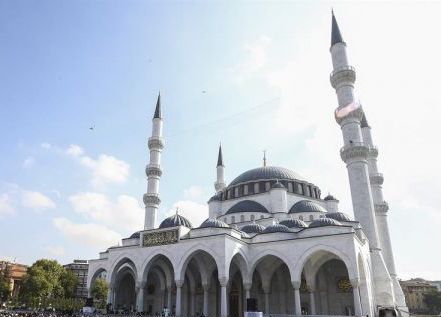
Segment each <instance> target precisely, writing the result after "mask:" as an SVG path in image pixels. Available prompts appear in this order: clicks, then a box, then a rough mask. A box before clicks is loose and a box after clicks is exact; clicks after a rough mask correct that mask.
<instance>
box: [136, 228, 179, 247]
mask: <svg viewBox="0 0 441 317" xmlns="http://www.w3.org/2000/svg"><path fill="white" fill-rule="evenodd" d="M178 240H179V234H178V229H173V230H167V231H158V232H147V233H144V234H143V236H142V246H143V247H153V246H156V245H165V244H173V243H177V242H178Z"/></svg>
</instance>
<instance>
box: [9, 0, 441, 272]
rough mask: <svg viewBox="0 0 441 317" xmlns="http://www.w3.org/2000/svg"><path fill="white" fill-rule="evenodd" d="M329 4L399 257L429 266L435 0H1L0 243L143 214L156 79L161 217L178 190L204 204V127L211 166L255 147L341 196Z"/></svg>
mask: <svg viewBox="0 0 441 317" xmlns="http://www.w3.org/2000/svg"><path fill="white" fill-rule="evenodd" d="M331 7H334V10H335V11H336V15H337V18H338V20H339V23H340V27H341V30H342V33H343V37H344V39H345V41H346V42H347V44H348V49H349V54H350V55H349V56H350V59H351V61H352V64H353V65H354V66H355V67H356V68H357V75H358V78H357V83H356V85H357V86H356V88H357V91H358V95H359V97H360V99H361V100H362V103H363V106H364V108H365V110H366V112H367V115H368V120H369V122H370V124H371V126H372V127H373V134H374V142H375V143H376V144H377V145H378V146H379V148H380V157H379V168H380V170H381V172H383V173H384V174H385V185H384V187H385V198H386V200H387V201H388V202H389V204H390V206H391V210H390V215H389V222H390V227H391V233H392V239H393V245H394V248H395V257H396V262H397V266H398V272H399V274H400V275H401V276H402V277H411V276H422V277H426V278H433V279H441V272H440V271H439V263H440V262H441V257H440V255H439V254H433V252H432V250H433V241H434V240H436V239H437V235H438V234H437V230H436V227H437V226H439V225H440V224H441V216H440V214H439V208H438V199H437V193H438V192H439V191H440V190H441V187H440V185H439V183H438V182H437V179H439V178H440V177H441V171H440V168H439V164H438V163H437V157H438V155H439V149H438V147H437V146H436V144H437V143H438V138H437V136H438V135H439V131H438V129H437V125H438V119H437V117H438V116H439V115H440V114H441V113H440V110H439V106H438V105H439V104H440V101H441V100H440V99H441V98H440V97H439V94H437V90H439V85H438V84H437V83H438V82H439V80H438V74H439V73H440V71H441V66H440V62H439V56H440V53H441V48H440V47H439V44H438V41H437V40H436V37H437V34H436V30H437V29H440V27H441V25H440V24H441V22H440V21H438V20H439V19H438V18H437V16H438V14H439V13H441V11H440V9H441V6H440V4H429V3H425V4H416V3H413V4H412V3H407V4H397V3H395V4H392V3H387V4H383V3H356V4H350V3H333V2H259V3H256V2H233V1H225V2H202V1H200V2H172V1H168V2H160V1H0V38H1V43H2V45H1V50H0V63H1V64H0V69H1V72H0V100H1V104H0V134H1V135H2V142H0V150H1V153H2V156H1V159H0V226H1V232H2V235H3V236H6V237H11V239H1V241H0V257H5V258H9V259H14V258H16V259H17V261H18V262H24V263H28V264H29V263H32V262H33V261H34V260H36V259H38V258H40V257H51V258H56V259H58V260H60V261H61V262H63V263H65V262H69V261H71V260H73V259H74V258H86V259H87V258H94V257H96V255H97V253H98V252H99V251H102V250H104V249H105V248H106V247H108V246H110V245H112V244H115V243H116V241H117V240H118V238H120V237H125V236H128V235H130V234H131V233H132V232H133V231H135V230H137V229H141V228H142V226H143V206H142V194H143V193H144V192H145V190H146V179H145V174H144V168H145V165H146V164H147V162H148V150H147V138H148V137H149V135H150V131H151V116H152V114H153V109H154V105H155V102H156V96H157V94H158V91H159V90H160V91H161V95H162V101H163V111H164V117H165V123H164V134H165V138H166V148H165V150H164V152H163V168H164V174H163V178H162V180H161V185H160V187H161V198H162V201H163V203H162V205H161V208H160V213H159V220H160V219H162V218H164V217H165V215H166V214H168V213H170V212H172V210H173V209H174V208H175V207H176V206H179V207H180V209H181V210H182V212H183V213H184V214H185V215H187V216H188V217H190V218H191V219H192V220H193V222H195V223H198V222H200V221H201V220H202V219H204V218H205V217H206V215H207V213H206V205H205V202H206V201H207V200H208V198H209V197H210V196H211V195H212V194H213V192H214V187H213V182H214V180H215V163H216V155H217V147H218V144H219V142H222V144H223V148H224V158H225V163H226V166H227V167H226V168H227V169H226V175H227V178H228V179H227V180H229V181H231V180H232V179H233V178H234V177H235V176H237V175H238V174H240V173H241V172H243V171H245V170H247V169H250V168H253V167H256V166H259V165H261V157H262V150H264V149H266V150H267V151H268V160H269V163H270V164H272V165H280V166H285V167H288V168H291V169H293V170H295V171H296V172H298V173H300V174H301V175H303V176H304V177H306V178H307V179H310V180H311V181H312V182H314V183H316V184H317V185H318V186H320V187H321V189H322V192H324V193H326V192H328V191H330V192H332V193H333V194H334V195H336V196H337V197H338V198H339V199H340V201H341V204H340V207H341V210H342V211H345V212H348V213H350V214H351V213H352V211H351V202H350V197H349V188H348V181H347V176H346V170H345V167H344V164H343V162H341V160H340V158H339V154H338V150H339V148H340V146H341V143H342V141H341V132H340V129H339V127H338V125H337V124H336V123H335V121H334V119H333V110H334V109H335V107H336V104H337V102H336V97H335V94H334V92H333V90H332V88H331V86H330V84H329V73H330V71H331V60H330V54H329V44H330V8H331ZM410 21H412V22H413V23H410ZM203 91H205V93H203ZM90 126H95V128H94V130H90V129H89V127H90ZM408 232H410V233H411V236H409V234H407V233H408ZM409 250H412V251H411V252H409Z"/></svg>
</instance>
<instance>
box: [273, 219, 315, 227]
mask: <svg viewBox="0 0 441 317" xmlns="http://www.w3.org/2000/svg"><path fill="white" fill-rule="evenodd" d="M280 224H281V225H284V226H287V227H288V228H306V227H308V225H307V224H306V223H305V222H303V221H302V220H300V219H286V220H282V221H280Z"/></svg>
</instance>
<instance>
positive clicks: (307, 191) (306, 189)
mask: <svg viewBox="0 0 441 317" xmlns="http://www.w3.org/2000/svg"><path fill="white" fill-rule="evenodd" d="M304 190H305V192H304V194H305V196H311V193H310V192H309V186H307V185H305V188H304Z"/></svg>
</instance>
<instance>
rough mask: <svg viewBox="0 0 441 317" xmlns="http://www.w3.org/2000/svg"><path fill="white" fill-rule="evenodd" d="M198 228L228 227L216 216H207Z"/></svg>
mask: <svg viewBox="0 0 441 317" xmlns="http://www.w3.org/2000/svg"><path fill="white" fill-rule="evenodd" d="M199 228H230V227H229V226H228V225H227V224H226V223H225V222H223V221H221V220H219V219H216V218H208V219H207V220H205V221H204V222H203V223H202V224H201V225H200V226H199Z"/></svg>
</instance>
